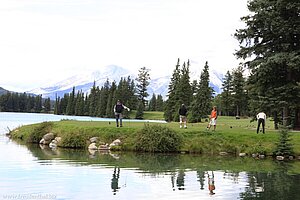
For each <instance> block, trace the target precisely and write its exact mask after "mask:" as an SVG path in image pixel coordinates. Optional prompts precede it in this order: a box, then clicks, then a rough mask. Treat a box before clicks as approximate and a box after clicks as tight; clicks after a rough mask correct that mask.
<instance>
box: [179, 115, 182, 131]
mask: <svg viewBox="0 0 300 200" xmlns="http://www.w3.org/2000/svg"><path fill="white" fill-rule="evenodd" d="M179 127H180V128H182V115H180V116H179Z"/></svg>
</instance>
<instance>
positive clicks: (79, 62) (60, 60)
mask: <svg viewBox="0 0 300 200" xmlns="http://www.w3.org/2000/svg"><path fill="white" fill-rule="evenodd" d="M246 2H247V0H243V1H241V0H228V1H222V0H212V1H199V0H165V1H160V0H151V1H150V0H143V1H141V0H114V1H105V0H99V1H96V0H88V1H87V0H51V1H50V0H41V1H35V0H2V1H0V26H1V32H0V56H1V58H0V66H1V74H0V86H2V87H4V86H5V87H10V88H14V89H18V90H24V89H32V88H35V87H37V86H41V85H46V84H47V83H49V82H50V81H56V80H61V79H64V78H66V77H69V76H70V75H73V74H76V73H79V72H80V71H84V70H87V69H97V68H99V67H102V66H105V65H109V64H116V65H120V66H122V67H125V68H131V69H134V70H137V69H139V68H141V67H143V66H145V67H147V68H150V69H151V74H153V75H156V74H163V73H171V72H172V71H173V69H174V66H175V64H176V62H177V58H181V60H182V61H184V60H187V59H192V60H195V61H197V62H199V67H203V66H204V63H205V61H208V62H209V64H210V66H211V67H213V68H219V69H222V70H225V69H229V68H233V67H236V65H237V63H238V62H237V61H236V59H235V57H234V56H233V53H234V49H237V47H238V46H237V42H236V41H235V40H234V39H233V36H232V34H234V32H235V29H237V28H238V27H240V26H241V23H240V22H239V18H240V17H242V16H244V15H246V14H247V10H246ZM10 88H8V89H10Z"/></svg>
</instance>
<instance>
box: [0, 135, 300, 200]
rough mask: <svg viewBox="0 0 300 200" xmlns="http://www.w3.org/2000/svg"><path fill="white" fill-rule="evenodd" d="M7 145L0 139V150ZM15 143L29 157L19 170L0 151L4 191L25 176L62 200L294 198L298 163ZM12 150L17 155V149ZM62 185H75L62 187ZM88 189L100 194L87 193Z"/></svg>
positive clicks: (39, 188)
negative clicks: (55, 190)
mask: <svg viewBox="0 0 300 200" xmlns="http://www.w3.org/2000/svg"><path fill="white" fill-rule="evenodd" d="M9 143H10V142H7V141H5V142H3V143H1V144H0V150H2V151H3V150H5V149H7V148H8V145H11V144H9ZM1 145H2V146H1ZM17 147H18V149H19V150H20V148H21V149H27V150H29V152H30V154H31V155H32V156H33V158H34V159H32V160H33V161H31V164H30V165H31V166H30V167H28V166H25V162H24V160H25V158H23V163H22V165H23V166H22V168H19V166H20V165H21V163H19V164H16V163H17V162H19V160H17V159H15V160H14V162H12V161H11V160H10V159H7V160H6V161H5V160H4V156H2V157H1V155H0V160H1V163H3V164H2V166H1V169H6V170H2V171H5V174H4V173H1V170H0V175H1V177H2V178H3V180H5V182H2V181H0V186H1V188H4V191H20V189H19V190H18V188H20V187H15V186H14V184H15V183H16V180H18V184H19V185H26V183H27V182H28V180H27V179H26V178H23V176H25V175H24V174H26V177H32V180H31V183H32V185H33V186H32V187H33V188H32V187H31V188H29V189H30V191H32V190H34V191H36V192H41V191H43V190H45V191H46V190H47V189H46V188H48V185H49V187H53V188H55V187H57V186H58V188H62V189H60V190H58V192H57V196H58V197H61V196H64V197H68V198H67V199H79V197H81V198H83V197H85V199H96V198H95V197H98V199H99V198H102V199H104V198H105V199H112V198H113V197H117V198H118V199H169V198H170V199H211V198H214V199H263V200H264V199H266V200H267V199H268V200H269V199H283V200H285V199H299V194H298V192H297V191H298V184H299V182H300V180H299V178H300V176H299V174H300V173H299V170H300V164H299V161H295V162H289V163H283V162H274V161H272V160H270V159H266V160H254V159H252V158H232V157H225V158H224V157H210V156H199V155H182V154H140V153H122V152H117V153H116V152H114V153H112V152H110V151H93V152H89V151H87V150H76V149H60V148H58V149H54V150H52V149H50V148H49V147H48V146H39V145H26V146H24V145H18V146H17ZM4 152H5V151H4ZM15 153H16V154H18V155H20V156H22V151H20V152H17V151H16V152H15ZM19 159H20V158H19ZM34 162H35V163H37V164H38V165H35V164H34ZM10 163H12V164H14V165H10ZM26 163H29V160H28V161H26ZM18 170H19V171H18ZM16 174H19V175H18V177H17V178H16V177H15V176H16ZM45 176H47V178H46V179H45ZM25 180H26V181H25ZM22 181H24V182H23V183H22ZM44 185H47V187H46V186H45V188H44ZM66 185H69V187H70V188H71V186H72V188H77V189H70V188H69V189H65V188H66ZM99 188H100V190H99ZM29 189H28V190H29ZM92 190H97V191H99V194H98V193H97V194H89V192H88V191H92ZM71 192H72V193H71ZM0 194H1V192H0ZM274 194H276V195H274ZM88 195H91V196H90V197H89V196H88ZM92 195H94V196H92ZM95 195H96V196H95ZM0 198H1V197H0ZM61 199H66V198H61Z"/></svg>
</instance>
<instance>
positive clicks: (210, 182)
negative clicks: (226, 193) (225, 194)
mask: <svg viewBox="0 0 300 200" xmlns="http://www.w3.org/2000/svg"><path fill="white" fill-rule="evenodd" d="M207 179H208V190H209V194H210V195H214V194H215V193H214V190H215V189H216V187H215V176H214V172H213V171H212V172H211V175H210V174H209V173H207Z"/></svg>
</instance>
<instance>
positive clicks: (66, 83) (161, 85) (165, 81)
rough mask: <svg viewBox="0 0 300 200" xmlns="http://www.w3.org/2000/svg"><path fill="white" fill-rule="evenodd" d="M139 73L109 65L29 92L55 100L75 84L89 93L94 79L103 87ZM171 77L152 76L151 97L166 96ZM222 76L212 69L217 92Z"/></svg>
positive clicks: (196, 75) (195, 75)
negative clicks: (107, 83) (107, 81)
mask: <svg viewBox="0 0 300 200" xmlns="http://www.w3.org/2000/svg"><path fill="white" fill-rule="evenodd" d="M201 70H202V69H201ZM201 70H200V69H199V70H193V71H192V70H191V73H190V77H191V78H190V79H191V81H192V80H197V81H199V79H200V74H201ZM137 73H138V72H135V73H133V72H131V71H129V70H127V69H125V68H123V67H120V66H116V65H108V66H105V67H103V68H99V70H97V71H92V72H86V73H82V74H79V75H76V76H72V77H69V78H67V79H65V80H62V81H60V82H57V83H55V84H53V85H50V86H48V87H41V88H36V89H33V90H31V91H28V93H33V94H42V95H43V97H44V98H47V97H50V99H52V100H54V99H55V97H56V96H58V97H63V96H64V94H65V93H70V92H71V91H72V89H73V87H74V86H75V89H76V91H78V90H82V91H83V92H84V93H89V92H90V89H91V87H92V86H93V84H94V81H95V82H96V85H98V86H100V87H101V86H103V84H104V83H105V82H106V80H107V79H108V80H109V81H110V82H112V81H116V82H117V83H118V82H119V81H120V79H121V77H124V78H127V77H128V76H130V77H131V79H135V78H136V77H137ZM150 76H151V74H150ZM170 78H171V74H169V75H165V76H162V77H157V78H152V77H151V80H150V85H149V86H148V93H149V95H150V96H149V98H151V96H152V94H153V93H155V94H156V95H157V94H161V95H162V96H163V97H164V98H165V97H166V95H167V93H168V85H169V82H170ZM222 78H223V74H221V73H218V72H217V71H216V70H211V71H210V86H211V87H213V89H214V91H215V92H216V94H218V93H220V92H221V89H220V88H221V87H222Z"/></svg>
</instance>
